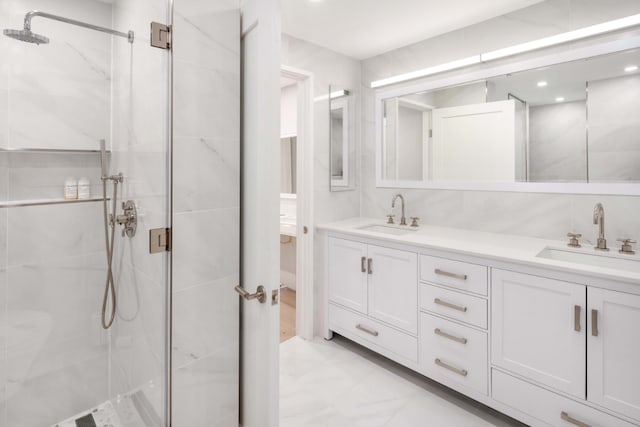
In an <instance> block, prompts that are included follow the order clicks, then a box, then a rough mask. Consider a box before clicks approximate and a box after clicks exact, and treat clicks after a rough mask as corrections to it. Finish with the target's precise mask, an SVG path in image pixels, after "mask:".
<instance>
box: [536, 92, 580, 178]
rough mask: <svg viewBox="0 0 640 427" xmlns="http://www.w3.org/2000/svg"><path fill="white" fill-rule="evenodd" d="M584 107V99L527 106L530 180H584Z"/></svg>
mask: <svg viewBox="0 0 640 427" xmlns="http://www.w3.org/2000/svg"><path fill="white" fill-rule="evenodd" d="M586 140H587V109H586V104H585V102H583V101H577V102H565V103H560V104H552V105H542V106H539V107H530V109H529V180H530V181H533V182H557V181H569V182H571V181H575V182H587V149H586V147H587V143H586Z"/></svg>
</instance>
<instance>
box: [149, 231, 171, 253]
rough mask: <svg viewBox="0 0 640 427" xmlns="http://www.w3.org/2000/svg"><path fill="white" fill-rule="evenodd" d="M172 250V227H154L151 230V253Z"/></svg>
mask: <svg viewBox="0 0 640 427" xmlns="http://www.w3.org/2000/svg"><path fill="white" fill-rule="evenodd" d="M169 251H171V229H170V228H154V229H151V230H149V253H150V254H157V253H159V252H169Z"/></svg>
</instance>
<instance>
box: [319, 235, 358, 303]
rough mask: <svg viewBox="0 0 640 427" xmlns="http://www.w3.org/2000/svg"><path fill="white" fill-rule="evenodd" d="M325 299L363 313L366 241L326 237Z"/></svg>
mask: <svg viewBox="0 0 640 427" xmlns="http://www.w3.org/2000/svg"><path fill="white" fill-rule="evenodd" d="M328 246H329V257H328V265H329V301H332V302H335V303H338V304H340V305H343V306H345V307H347V308H350V309H352V310H356V311H359V312H360V313H363V314H367V245H365V244H364V243H359V242H353V241H351V240H344V239H336V238H334V237H330V238H329V239H328Z"/></svg>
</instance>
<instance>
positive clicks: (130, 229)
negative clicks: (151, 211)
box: [115, 200, 138, 237]
mask: <svg viewBox="0 0 640 427" xmlns="http://www.w3.org/2000/svg"><path fill="white" fill-rule="evenodd" d="M122 210H123V211H124V213H122V214H120V215H117V216H116V218H115V222H117V223H118V224H120V225H122V226H124V227H123V228H122V237H124V235H125V234H126V235H127V236H129V237H133V236H135V235H136V229H137V228H138V211H137V209H136V204H135V203H134V202H133V200H127V201H126V202H123V203H122Z"/></svg>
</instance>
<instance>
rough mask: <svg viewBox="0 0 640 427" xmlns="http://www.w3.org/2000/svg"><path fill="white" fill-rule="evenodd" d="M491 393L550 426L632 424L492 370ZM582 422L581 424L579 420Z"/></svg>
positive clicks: (621, 426)
mask: <svg viewBox="0 0 640 427" xmlns="http://www.w3.org/2000/svg"><path fill="white" fill-rule="evenodd" d="M491 380H492V381H491V397H492V398H493V399H495V400H497V401H498V402H502V403H504V404H505V405H508V406H511V407H512V408H514V409H517V410H519V411H521V412H524V413H525V414H527V415H529V416H531V417H533V418H536V419H538V420H540V421H541V422H542V423H545V425H552V426H562V427H564V426H566V427H570V426H576V425H577V426H583V425H585V426H590V427H632V426H633V424H630V423H628V422H626V421H623V420H621V419H619V418H616V417H613V416H611V415H609V414H605V413H604V412H601V411H598V410H597V409H593V408H591V407H589V406H586V405H583V404H581V403H579V402H576V401H574V400H571V399H568V398H566V397H564V396H561V395H559V394H556V393H554V392H551V391H549V390H546V389H544V388H541V387H538V386H536V385H533V384H530V383H528V382H526V381H522V380H520V379H518V378H515V377H512V376H511V375H509V374H505V373H504V372H501V371H498V370H495V369H494V370H493V372H492V374H491ZM579 423H583V424H579Z"/></svg>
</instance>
